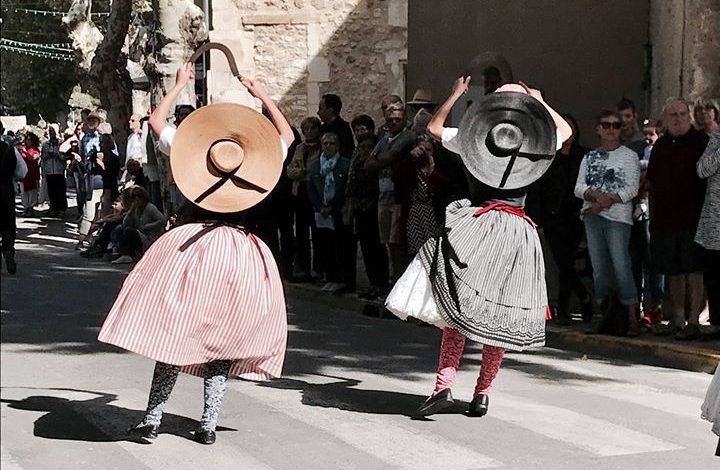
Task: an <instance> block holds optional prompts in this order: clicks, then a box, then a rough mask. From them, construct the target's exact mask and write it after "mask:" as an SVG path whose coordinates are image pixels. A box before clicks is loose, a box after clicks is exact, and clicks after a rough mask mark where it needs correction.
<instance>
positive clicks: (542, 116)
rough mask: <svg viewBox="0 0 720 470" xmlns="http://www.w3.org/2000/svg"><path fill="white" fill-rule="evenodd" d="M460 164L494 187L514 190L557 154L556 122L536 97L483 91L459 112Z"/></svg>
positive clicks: (542, 168) (525, 183) (543, 170)
mask: <svg viewBox="0 0 720 470" xmlns="http://www.w3.org/2000/svg"><path fill="white" fill-rule="evenodd" d="M458 139H460V140H459V143H460V148H461V149H462V156H463V163H464V164H465V166H466V167H467V169H468V170H469V171H470V173H471V174H472V175H473V176H474V177H475V178H477V179H479V180H480V181H482V182H483V183H485V184H487V185H488V186H491V187H493V188H499V189H517V188H522V187H525V186H528V185H529V184H530V183H532V182H533V181H535V180H537V179H538V178H540V177H541V176H542V175H543V173H545V171H546V170H547V169H548V167H549V166H550V164H551V163H552V159H553V157H554V156H555V146H556V143H557V136H556V130H555V123H554V122H553V120H552V117H551V116H550V113H549V112H548V111H547V109H545V106H543V104H542V103H540V101H538V100H536V99H535V98H533V97H532V96H530V95H527V94H525V93H519V92H511V91H507V92H499V93H490V94H488V95H485V96H484V97H483V98H481V99H480V100H478V101H476V102H475V103H474V104H473V105H472V106H470V108H468V110H467V111H466V112H465V114H464V115H463V118H462V120H461V121H460V130H459V134H458Z"/></svg>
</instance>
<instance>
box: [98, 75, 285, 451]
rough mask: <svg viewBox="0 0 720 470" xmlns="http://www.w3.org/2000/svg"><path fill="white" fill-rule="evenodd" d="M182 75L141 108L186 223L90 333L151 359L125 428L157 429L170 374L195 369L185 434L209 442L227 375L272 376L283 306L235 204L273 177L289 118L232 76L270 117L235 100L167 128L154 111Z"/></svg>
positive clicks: (260, 247)
mask: <svg viewBox="0 0 720 470" xmlns="http://www.w3.org/2000/svg"><path fill="white" fill-rule="evenodd" d="M193 78H194V66H193V64H192V63H188V64H185V66H183V67H181V68H180V69H179V70H178V71H177V75H176V84H175V87H174V88H173V89H172V90H171V91H170V92H169V93H168V94H167V95H166V96H165V97H164V98H163V100H162V101H161V102H160V103H159V104H158V107H157V108H156V109H155V111H154V112H153V115H152V116H151V117H150V126H151V128H152V130H153V132H155V133H156V134H158V135H160V141H161V142H164V145H170V144H171V148H170V149H169V152H168V153H169V154H170V165H171V168H172V173H173V177H174V179H175V182H176V184H177V186H178V189H179V190H180V191H181V192H182V194H183V195H184V196H185V197H186V198H187V199H188V200H189V201H190V202H191V203H192V205H193V209H194V216H193V217H192V219H193V220H192V221H191V222H189V223H186V224H184V225H181V226H179V227H176V228H174V229H172V230H170V231H169V232H167V233H166V234H165V235H163V236H162V237H160V238H159V239H158V240H157V241H156V242H155V243H154V244H153V245H152V246H150V248H149V249H148V251H147V252H146V253H145V256H143V258H142V259H141V260H140V262H139V263H138V264H137V265H136V266H135V268H134V269H133V270H132V271H131V272H130V273H129V274H128V277H127V279H126V280H125V282H124V284H123V286H122V289H121V290H120V293H119V294H118V297H117V299H116V300H115V304H114V305H113V307H112V309H111V310H110V313H109V314H108V317H107V319H106V320H105V323H104V324H103V326H102V329H101V331H100V335H99V337H98V339H99V340H100V341H102V342H105V343H109V344H112V345H115V346H118V347H120V348H123V349H126V350H129V351H132V352H135V353H138V354H142V355H144V356H147V357H149V358H151V359H153V360H155V361H156V365H155V371H154V374H153V379H152V384H151V388H150V397H149V400H148V405H147V410H146V413H145V417H144V418H143V420H142V421H141V422H140V423H139V424H137V426H135V427H134V428H131V429H130V431H129V433H130V434H131V435H132V436H136V437H141V438H150V439H152V438H155V437H157V435H158V429H159V427H160V421H161V419H162V414H163V409H164V407H165V403H166V402H167V400H168V398H169V396H170V392H171V391H172V389H173V386H174V385H175V381H176V379H177V376H178V373H179V372H185V373H188V374H192V375H196V376H199V377H203V378H204V380H205V394H204V396H205V405H204V409H203V414H202V418H201V420H200V426H199V428H198V429H197V430H196V431H195V434H194V438H195V440H196V441H197V442H200V443H202V444H212V443H214V442H215V428H216V425H217V419H218V412H219V410H220V404H221V402H222V399H223V396H224V393H225V386H226V380H227V377H228V376H235V377H242V378H246V379H252V380H265V379H269V378H272V377H277V376H279V375H280V373H281V370H282V365H283V361H284V357H285V347H286V339H287V312H286V307H285V297H284V294H283V288H282V283H281V281H280V276H279V274H278V269H277V265H276V264H275V261H274V259H273V255H272V253H271V252H270V250H269V249H268V247H267V246H266V245H265V244H264V243H263V242H262V241H261V240H260V239H258V238H257V237H255V236H254V235H252V234H251V233H248V232H247V231H246V230H245V229H244V228H243V226H242V225H240V221H241V219H242V214H241V211H244V210H245V209H248V208H250V207H252V206H253V205H255V204H257V203H258V202H260V201H261V200H262V199H263V198H264V197H265V196H267V195H268V194H269V193H270V191H271V190H272V188H273V187H274V186H275V184H276V183H277V180H278V178H279V176H280V171H281V170H282V163H283V160H284V159H285V157H286V154H287V147H288V145H289V144H291V143H292V141H293V133H292V130H291V128H290V125H289V124H288V122H287V121H286V120H285V117H284V116H283V115H282V113H281V112H280V110H279V109H278V108H277V106H276V105H275V104H274V103H273V102H272V100H271V99H270V98H269V96H268V95H267V93H266V92H265V90H264V89H263V87H262V86H261V85H260V84H259V83H257V82H255V81H253V80H250V79H247V78H240V82H241V83H242V85H243V86H244V87H245V88H247V90H248V91H249V92H250V94H251V95H252V96H254V97H256V98H259V99H260V100H261V101H262V103H263V105H264V106H265V107H266V108H267V110H268V111H269V113H270V116H271V118H272V122H271V121H270V120H268V119H266V118H265V117H264V116H263V115H262V114H260V113H258V112H256V111H254V110H252V109H250V108H248V107H245V106H242V105H239V104H227V103H224V104H212V105H209V106H206V107H204V108H200V109H199V110H197V111H194V112H193V113H191V114H190V115H189V116H188V117H187V118H186V119H185V120H184V121H183V122H182V124H181V125H180V126H179V127H178V128H177V131H175V129H173V128H171V127H169V126H167V125H166V124H165V118H166V117H167V115H168V114H169V112H170V107H171V105H172V103H173V102H174V101H175V99H176V98H177V96H178V95H179V93H180V92H181V91H182V90H183V88H184V87H185V86H186V85H187V83H190V82H192V80H193Z"/></svg>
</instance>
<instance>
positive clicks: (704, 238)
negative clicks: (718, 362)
mask: <svg viewBox="0 0 720 470" xmlns="http://www.w3.org/2000/svg"><path fill="white" fill-rule="evenodd" d="M696 168H697V174H698V176H699V177H700V178H707V189H706V190H705V202H704V203H703V207H702V212H701V213H700V221H699V222H698V228H697V232H696V234H695V243H697V244H699V245H700V246H702V247H703V248H705V269H704V270H703V280H704V282H705V292H707V297H708V306H709V309H710V323H711V324H713V325H720V128H718V129H715V130H714V131H713V133H712V134H710V141H709V142H708V144H707V147H705V151H704V152H703V154H702V156H701V157H700V160H698V162H697V166H696Z"/></svg>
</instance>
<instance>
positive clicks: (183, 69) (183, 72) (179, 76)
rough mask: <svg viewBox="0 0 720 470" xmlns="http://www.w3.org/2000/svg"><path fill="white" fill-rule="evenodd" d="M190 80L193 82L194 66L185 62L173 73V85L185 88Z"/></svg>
mask: <svg viewBox="0 0 720 470" xmlns="http://www.w3.org/2000/svg"><path fill="white" fill-rule="evenodd" d="M192 80H195V64H193V63H192V62H186V63H185V64H183V65H182V66H180V67H179V68H178V69H177V72H175V84H176V85H182V86H185V85H186V84H188V83H189V82H191V81H192Z"/></svg>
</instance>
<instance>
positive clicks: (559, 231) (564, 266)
mask: <svg viewBox="0 0 720 470" xmlns="http://www.w3.org/2000/svg"><path fill="white" fill-rule="evenodd" d="M562 117H563V119H565V121H566V122H567V123H568V124H569V125H570V127H571V128H572V136H571V137H570V138H569V139H568V140H566V141H565V142H564V143H563V146H562V147H561V148H560V150H558V151H557V152H556V153H555V158H554V159H553V162H552V164H551V165H550V168H548V170H547V171H546V172H545V174H544V175H543V176H541V177H540V179H539V180H537V181H536V182H535V183H533V184H532V185H531V186H530V188H529V190H528V198H527V204H526V209H527V213H528V215H529V216H530V217H531V218H532V219H533V220H534V221H535V223H537V224H538V230H539V231H540V232H541V233H542V234H543V235H544V237H545V239H546V240H547V242H548V245H549V247H550V252H551V253H552V257H553V259H554V260H555V264H556V266H557V269H558V298H557V311H556V312H557V315H556V320H557V322H558V323H560V324H565V325H568V324H570V323H571V319H572V317H571V313H570V297H571V295H572V294H573V293H574V294H575V295H576V296H577V298H578V300H579V301H580V304H581V309H582V318H583V320H584V321H586V322H589V321H590V320H591V319H592V313H593V311H592V299H591V296H590V293H589V292H588V291H587V289H585V286H584V285H583V283H582V281H581V280H580V276H579V274H578V272H577V271H576V270H575V258H576V256H577V251H578V247H579V246H580V241H581V240H582V235H583V223H582V221H581V219H580V208H581V206H582V202H581V201H580V200H579V199H578V198H576V197H575V183H576V182H577V179H578V173H579V170H580V162H581V161H582V159H583V157H584V156H585V154H586V153H587V152H588V149H587V148H585V147H583V146H581V145H580V136H579V133H578V125H577V121H576V120H575V118H574V117H572V116H571V115H569V114H564V115H562Z"/></svg>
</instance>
